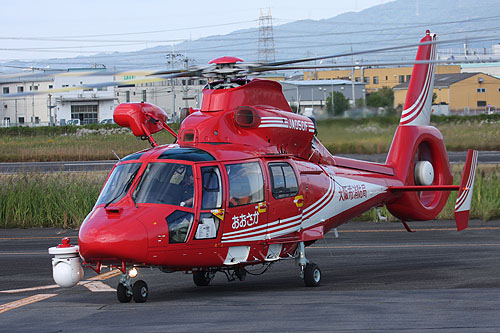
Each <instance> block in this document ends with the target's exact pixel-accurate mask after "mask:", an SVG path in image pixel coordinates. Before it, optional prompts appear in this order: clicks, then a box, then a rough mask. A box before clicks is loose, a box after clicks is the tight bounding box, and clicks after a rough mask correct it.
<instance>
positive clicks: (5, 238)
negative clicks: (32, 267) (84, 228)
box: [0, 235, 77, 240]
mask: <svg viewBox="0 0 500 333" xmlns="http://www.w3.org/2000/svg"><path fill="white" fill-rule="evenodd" d="M65 237H77V235H69V236H65ZM61 238H64V236H63V235H61V236H58V237H55V236H46V237H45V236H44V237H0V240H30V239H61Z"/></svg>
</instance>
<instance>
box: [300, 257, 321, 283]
mask: <svg viewBox="0 0 500 333" xmlns="http://www.w3.org/2000/svg"><path fill="white" fill-rule="evenodd" d="M320 282H321V270H320V269H319V267H318V265H316V264H315V263H313V262H311V263H308V264H307V265H306V267H305V268H304V283H305V284H306V286H308V287H317V286H319V284H320Z"/></svg>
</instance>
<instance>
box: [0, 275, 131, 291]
mask: <svg viewBox="0 0 500 333" xmlns="http://www.w3.org/2000/svg"><path fill="white" fill-rule="evenodd" d="M120 273H121V272H120V271H119V270H118V269H114V270H112V271H109V272H107V273H104V274H99V275H97V276H94V277H91V278H90V279H87V280H84V281H80V282H79V283H78V284H79V285H82V286H84V285H85V284H87V283H92V282H97V281H104V280H107V279H110V278H112V277H115V276H117V275H119V274H120ZM101 283H102V282H101ZM102 284H104V283H102ZM97 285H98V284H97ZM55 288H60V287H59V286H58V285H57V284H51V285H48V286H39V287H32V288H23V289H11V290H0V293H3V294H15V293H23V292H27V291H38V290H46V289H55ZM99 288H100V289H104V287H102V286H100V285H98V286H97V287H95V288H94V289H96V290H97V289H99ZM109 288H111V287H109ZM87 289H89V290H90V291H93V290H91V289H90V288H88V287H87ZM100 291H103V290H100ZM113 291H115V290H114V289H113Z"/></svg>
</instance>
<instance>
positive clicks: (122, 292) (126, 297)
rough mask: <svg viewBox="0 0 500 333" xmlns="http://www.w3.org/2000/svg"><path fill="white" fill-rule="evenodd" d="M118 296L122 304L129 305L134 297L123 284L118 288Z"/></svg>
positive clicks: (119, 284)
mask: <svg viewBox="0 0 500 333" xmlns="http://www.w3.org/2000/svg"><path fill="white" fill-rule="evenodd" d="M116 296H117V297H118V300H119V301H120V303H128V302H130V300H131V299H132V295H130V294H129V293H128V290H127V287H125V285H124V284H123V283H121V282H120V283H118V286H117V287H116Z"/></svg>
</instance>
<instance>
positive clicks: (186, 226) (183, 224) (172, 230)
mask: <svg viewBox="0 0 500 333" xmlns="http://www.w3.org/2000/svg"><path fill="white" fill-rule="evenodd" d="M165 220H166V221H167V224H168V242H169V243H170V244H175V243H185V242H186V241H187V238H188V236H189V231H190V230H191V226H192V225H193V220H194V215H193V214H192V213H188V212H184V211H182V210H176V211H175V212H173V213H172V214H170V215H169V216H167V217H166V218H165Z"/></svg>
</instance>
